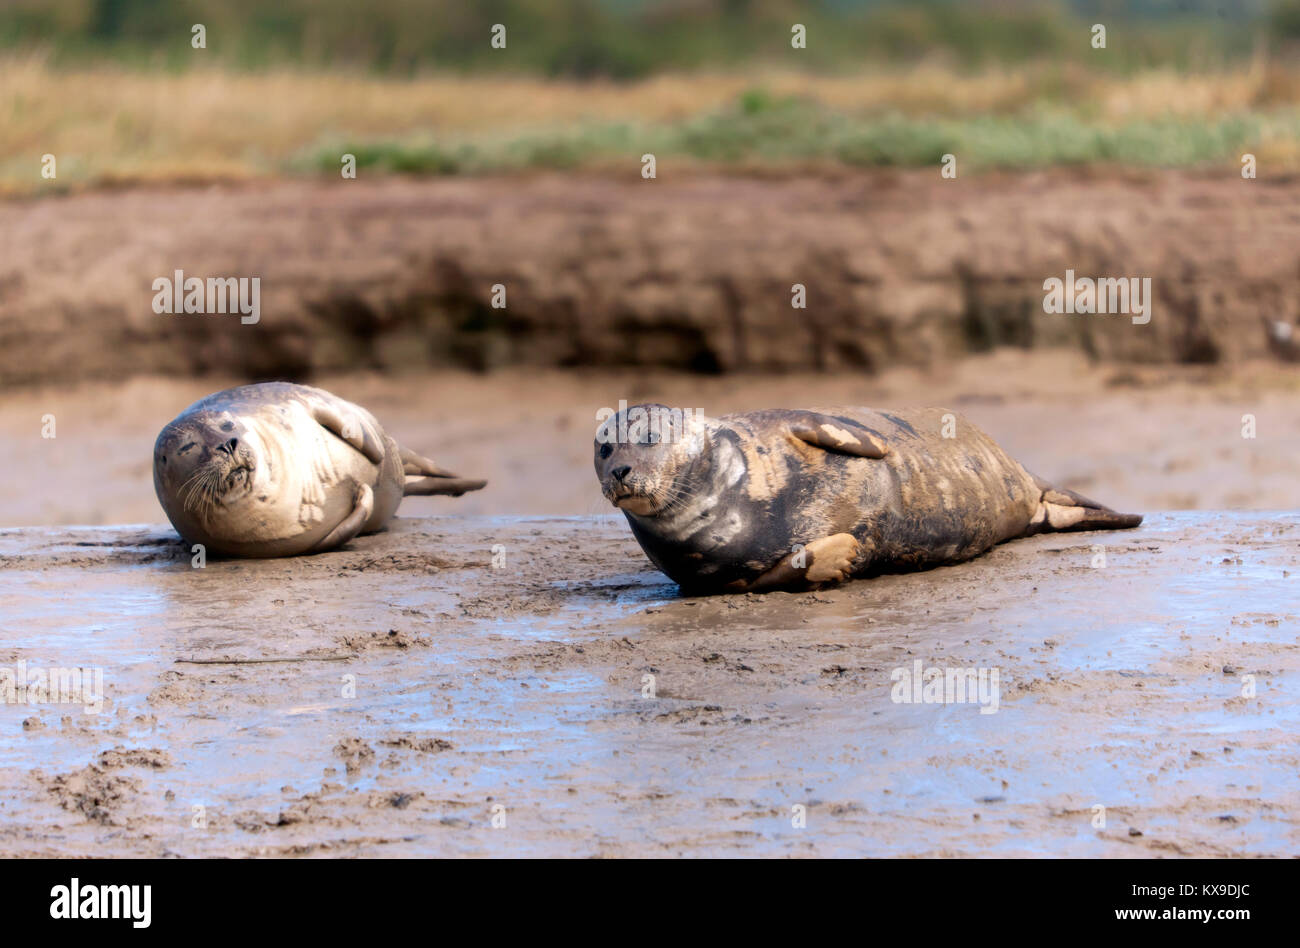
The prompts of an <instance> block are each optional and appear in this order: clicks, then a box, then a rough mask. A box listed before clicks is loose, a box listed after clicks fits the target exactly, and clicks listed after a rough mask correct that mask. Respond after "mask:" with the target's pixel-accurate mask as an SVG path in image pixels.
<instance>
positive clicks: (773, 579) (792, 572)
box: [728, 533, 862, 592]
mask: <svg viewBox="0 0 1300 948" xmlns="http://www.w3.org/2000/svg"><path fill="white" fill-rule="evenodd" d="M861 552H862V544H860V543H859V542H858V541H857V538H856V537H854V536H853V534H851V533H836V534H833V535H831V536H828V537H822V538H820V539H818V540H813V541H812V542H811V543H809V544H808V545H807V546H805V547H804V548H803V549H802V550H796V551H795V552H793V553H789V554H787V555H786V556H785V557H783V558H782V559H781V562H779V563H777V564H776V565H775V566H773V567H772V568H771V569H769V570H768V571H767V572H765V573H763V574H762V575H761V576H759V577H758V578H756V579H752V580H750V581H749V582H744V581H743V580H742V581H741V582H738V583H733V584H732V585H731V586H730V587H728V589H729V591H731V592H768V591H770V590H773V589H790V590H799V589H809V588H811V587H814V586H822V585H827V584H832V583H842V582H844V581H845V580H846V579H848V578H849V577H850V576H852V575H853V569H854V566H855V565H856V564H857V561H858V557H859V555H860V554H861Z"/></svg>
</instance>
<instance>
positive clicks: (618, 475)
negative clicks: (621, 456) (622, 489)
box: [610, 464, 632, 484]
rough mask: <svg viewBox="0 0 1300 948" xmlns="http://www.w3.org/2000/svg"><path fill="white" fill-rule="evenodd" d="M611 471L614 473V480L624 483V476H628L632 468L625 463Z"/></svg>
mask: <svg viewBox="0 0 1300 948" xmlns="http://www.w3.org/2000/svg"><path fill="white" fill-rule="evenodd" d="M610 473H611V474H613V475H614V480H616V481H618V482H619V483H620V484H621V483H623V478H625V477H627V476H628V475H629V474H631V473H632V468H630V467H628V466H627V465H626V464H624V465H623V466H622V467H616V468H614V470H612V471H610Z"/></svg>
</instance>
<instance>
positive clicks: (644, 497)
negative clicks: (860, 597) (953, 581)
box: [595, 405, 1142, 593]
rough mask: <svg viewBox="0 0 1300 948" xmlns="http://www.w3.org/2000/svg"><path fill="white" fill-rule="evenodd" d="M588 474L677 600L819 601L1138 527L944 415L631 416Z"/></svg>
mask: <svg viewBox="0 0 1300 948" xmlns="http://www.w3.org/2000/svg"><path fill="white" fill-rule="evenodd" d="M633 418H635V419H636V420H635V421H633ZM945 435H948V436H945ZM595 464H596V474H597V476H598V477H599V478H600V486H601V490H602V492H603V493H604V495H605V497H606V498H607V499H608V500H609V501H610V502H611V503H613V504H614V506H616V507H618V508H620V509H621V510H622V511H623V513H624V514H625V515H626V516H627V521H628V523H629V524H630V525H631V527H632V533H633V535H634V536H635V537H636V539H637V541H638V542H639V543H640V544H641V548H642V549H643V550H645V552H646V555H647V556H648V557H649V558H650V560H651V562H653V563H654V564H655V566H657V567H658V568H659V569H661V570H662V571H663V572H664V573H666V574H667V575H668V576H669V578H671V579H672V580H674V581H675V582H677V583H678V584H679V585H680V586H681V587H682V591H683V592H686V593H712V592H723V591H754V592H757V591H765V590H769V589H807V588H814V587H817V586H819V585H823V584H828V583H837V582H841V581H843V580H845V579H848V578H849V577H854V576H865V575H871V574H874V573H880V572H896V571H902V570H911V569H922V568H925V567H929V566H937V565H940V564H944V563H957V562H961V561H962V560H967V559H970V558H972V557H975V556H978V555H979V554H981V553H984V552H986V551H987V550H989V549H990V548H992V547H993V546H994V545H995V544H998V543H1002V542H1003V541H1005V540H1011V539H1015V538H1017V537H1024V536H1030V535H1032V534H1035V533H1040V532H1044V531H1057V530H1107V529H1116V528H1126V527H1136V526H1137V525H1138V524H1140V523H1141V522H1142V518H1141V516H1138V515H1136V514H1121V513H1116V512H1115V511H1113V510H1111V509H1109V508H1107V507H1103V506H1102V505H1101V504H1098V503H1096V502H1094V501H1091V500H1088V499H1087V498H1085V497H1081V496H1080V495H1078V494H1076V493H1074V492H1073V491H1068V490H1061V489H1058V488H1055V487H1052V486H1051V485H1049V484H1047V483H1046V482H1044V481H1042V480H1040V479H1039V478H1036V477H1034V476H1033V475H1032V474H1030V473H1029V472H1028V471H1026V470H1025V469H1024V468H1023V467H1021V466H1020V464H1018V463H1017V462H1016V461H1015V460H1013V459H1012V458H1010V457H1009V456H1008V455H1007V454H1006V453H1005V452H1003V450H1002V449H1001V448H999V447H998V446H997V444H995V443H994V442H993V440H992V439H991V438H989V437H988V435H986V434H984V432H982V431H980V430H979V429H978V428H976V427H975V426H974V425H973V424H971V423H970V422H968V421H966V420H965V419H963V418H961V417H960V416H958V415H957V414H956V413H954V412H949V411H947V410H945V409H942V408H925V409H918V410H909V411H900V412H883V411H873V410H871V409H867V408H834V409H810V410H773V411H757V412H749V413H746V414H737V415H726V416H723V417H721V418H716V419H715V418H707V417H704V416H701V415H694V414H693V413H691V412H689V411H687V412H684V413H683V412H680V411H673V410H670V409H668V408H666V407H664V406H662V405H638V406H634V407H632V408H628V409H625V410H624V411H623V412H620V413H618V414H616V415H614V416H612V417H610V418H609V419H608V420H607V421H606V422H605V423H604V425H602V427H601V428H600V430H599V431H598V433H597V436H596V458H595Z"/></svg>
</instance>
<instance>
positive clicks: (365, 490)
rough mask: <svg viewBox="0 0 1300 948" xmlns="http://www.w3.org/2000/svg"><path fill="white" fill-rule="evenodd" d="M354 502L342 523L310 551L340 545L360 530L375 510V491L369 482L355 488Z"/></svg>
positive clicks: (321, 550)
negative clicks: (350, 511) (354, 504)
mask: <svg viewBox="0 0 1300 948" xmlns="http://www.w3.org/2000/svg"><path fill="white" fill-rule="evenodd" d="M355 502H356V506H354V507H353V508H352V513H350V514H348V515H347V517H346V518H345V519H344V521H343V522H342V523H340V524H339V525H338V526H337V527H335V528H334V529H333V530H331V531H330V532H329V533H328V534H327V535H326V536H325V538H324V539H323V540H321V541H320V542H319V543H317V544H316V545H315V546H314V547H312V552H314V553H324V552H325V551H326V550H332V549H334V548H335V547H336V546H342V545H343V544H344V543H347V542H348V541H349V540H351V539H352V538H353V537H355V536H356V535H357V534H358V533H360V532H361V528H362V527H364V526H365V525H366V521H367V520H369V519H370V515H371V514H373V513H374V512H375V492H374V491H372V490H371V489H370V485H369V484H362V485H361V486H360V487H358V488H357V494H356V499H355Z"/></svg>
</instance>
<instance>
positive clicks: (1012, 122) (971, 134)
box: [291, 90, 1300, 175]
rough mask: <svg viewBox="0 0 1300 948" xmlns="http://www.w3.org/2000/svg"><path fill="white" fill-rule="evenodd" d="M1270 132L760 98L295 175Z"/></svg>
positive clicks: (1146, 143) (1234, 151)
mask: <svg viewBox="0 0 1300 948" xmlns="http://www.w3.org/2000/svg"><path fill="white" fill-rule="evenodd" d="M1266 134H1267V135H1268V136H1271V137H1273V138H1281V139H1289V140H1292V141H1295V140H1300V114H1298V113H1297V112H1296V111H1295V110H1294V109H1286V110H1281V111H1278V112H1272V113H1264V112H1260V113H1251V114H1231V115H1226V116H1223V117H1219V118H1210V119H1206V118H1203V117H1198V118H1195V119H1193V118H1187V119H1180V118H1164V119H1141V120H1135V121H1132V122H1127V123H1119V124H1116V123H1113V122H1112V123H1094V122H1092V121H1089V120H1088V119H1087V118H1085V117H1082V116H1079V115H1077V114H1073V113H1070V112H1066V111H1061V110H1043V109H1039V110H1032V111H1030V112H1028V113H1026V114H1023V115H1012V116H996V115H981V116H973V117H970V118H936V119H927V118H918V117H905V116H902V115H894V114H884V115H850V114H844V113H840V112H836V111H833V110H830V109H828V108H825V107H823V106H820V105H817V104H815V103H809V102H801V101H797V100H793V99H787V100H779V101H777V100H772V99H771V98H770V97H767V96H766V95H765V94H764V93H763V92H761V91H760V90H753V91H750V92H747V93H745V94H744V95H743V96H741V98H740V101H739V102H738V103H737V105H736V106H735V107H734V108H730V109H726V110H724V111H721V112H717V113H713V114H708V115H704V116H700V117H696V118H692V119H689V120H686V121H683V122H681V123H677V124H669V125H641V126H637V125H632V124H627V123H605V124H588V125H583V126H580V127H577V128H573V127H566V128H563V129H555V130H548V129H540V130H531V131H527V132H521V133H518V134H516V135H513V136H510V137H504V138H502V137H493V138H458V139H449V140H447V141H436V140H433V139H431V138H428V137H421V138H411V139H389V140H385V141H377V142H359V141H358V142H347V141H344V142H330V143H327V144H323V145H321V146H319V147H317V148H315V149H313V150H312V152H311V154H310V156H309V157H308V158H307V159H306V160H305V162H304V160H301V159H300V160H299V161H297V162H295V163H294V168H295V169H296V170H302V166H303V164H304V163H305V164H307V165H309V166H314V167H316V168H318V169H319V170H323V171H331V172H332V171H337V169H338V167H339V156H340V155H341V154H343V153H346V152H350V153H352V154H355V155H356V156H357V163H358V166H359V167H361V168H369V169H375V170H379V171H384V172H397V173H409V174H425V175H447V174H480V173H488V172H498V171H517V170H521V169H528V168H544V169H569V168H575V167H582V166H592V165H610V164H616V163H617V162H620V161H625V162H628V163H629V167H634V166H639V162H640V157H641V155H642V154H643V153H645V152H652V153H654V154H655V156H656V158H657V159H658V160H659V161H660V162H664V161H667V160H671V159H673V158H686V159H690V160H691V161H692V162H697V163H704V164H716V165H722V166H765V165H767V166H774V167H779V166H782V165H790V164H794V163H804V162H807V163H819V162H820V163H832V164H839V165H845V166H857V167H891V166H893V167H915V166H924V165H938V164H939V163H940V161H941V160H942V158H943V156H944V155H945V154H953V155H956V156H957V159H958V164H959V170H966V169H988V168H1034V167H1045V166H1049V165H1060V164H1071V165H1073V164H1091V163H1114V164H1125V165H1138V166H1156V167H1189V166H1197V165H1209V164H1214V163H1222V162H1234V163H1235V162H1236V161H1238V160H1239V158H1240V155H1241V153H1242V152H1244V151H1251V150H1254V149H1255V148H1256V147H1257V146H1258V144H1259V143H1260V141H1261V140H1262V139H1263V138H1264V136H1265V135H1266ZM291 170H293V169H291Z"/></svg>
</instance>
